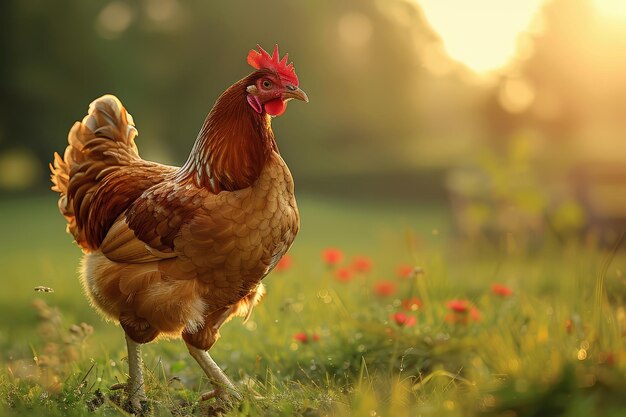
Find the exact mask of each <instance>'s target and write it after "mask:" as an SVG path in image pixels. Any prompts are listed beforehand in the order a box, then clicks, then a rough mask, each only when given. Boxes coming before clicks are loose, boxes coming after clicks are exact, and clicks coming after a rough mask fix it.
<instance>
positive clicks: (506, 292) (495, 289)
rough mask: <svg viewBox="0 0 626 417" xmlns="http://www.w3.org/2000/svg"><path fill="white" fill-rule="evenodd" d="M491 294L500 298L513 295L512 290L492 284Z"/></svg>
mask: <svg viewBox="0 0 626 417" xmlns="http://www.w3.org/2000/svg"><path fill="white" fill-rule="evenodd" d="M491 292H492V293H494V294H495V295H499V296H501V297H509V296H511V295H512V294H513V290H512V289H510V288H509V287H507V286H506V285H502V284H493V285H492V286H491Z"/></svg>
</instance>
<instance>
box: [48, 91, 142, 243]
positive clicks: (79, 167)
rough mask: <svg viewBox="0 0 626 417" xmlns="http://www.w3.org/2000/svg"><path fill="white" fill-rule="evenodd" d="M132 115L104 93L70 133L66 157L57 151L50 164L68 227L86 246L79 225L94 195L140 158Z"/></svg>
mask: <svg viewBox="0 0 626 417" xmlns="http://www.w3.org/2000/svg"><path fill="white" fill-rule="evenodd" d="M136 136H137V129H136V128H135V124H134V122H133V118H132V116H131V115H130V114H129V113H128V112H127V111H126V109H125V108H124V106H123V105H122V103H121V102H120V100H119V99H118V98H117V97H115V96H113V95H104V96H102V97H100V98H98V99H96V100H94V101H93V102H92V103H91V104H90V105H89V111H88V113H87V115H86V116H85V117H84V118H83V120H82V121H81V122H76V123H74V126H72V128H71V129H70V132H69V134H68V138H67V141H68V146H67V148H66V149H65V152H64V154H63V157H61V155H59V154H58V153H56V152H55V154H54V161H53V162H52V163H51V164H50V171H51V180H52V184H53V185H52V190H53V191H56V192H58V193H59V194H60V197H59V203H58V204H59V211H60V212H61V214H63V216H65V219H66V220H67V230H68V232H69V233H71V234H72V235H73V236H74V238H75V239H76V242H77V243H78V244H79V245H80V246H81V247H83V248H84V249H88V248H89V244H88V243H87V241H86V239H85V235H84V230H83V227H80V225H81V223H82V221H81V216H82V217H83V218H86V216H87V211H88V210H89V203H90V201H91V197H92V194H93V193H94V192H95V191H96V189H97V186H98V184H99V182H100V181H101V180H102V179H103V178H104V177H105V176H106V175H107V174H108V173H110V172H112V171H113V170H116V169H117V168H119V167H120V166H124V165H128V164H129V163H130V162H132V161H133V160H136V159H137V158H139V154H138V152H137V146H136V145H135V137H136Z"/></svg>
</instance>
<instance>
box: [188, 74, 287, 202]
mask: <svg viewBox="0 0 626 417" xmlns="http://www.w3.org/2000/svg"><path fill="white" fill-rule="evenodd" d="M248 78H249V77H246V78H244V79H242V80H240V81H238V82H237V83H235V84H233V85H232V86H231V87H230V88H229V89H228V90H226V91H225V92H224V93H223V94H222V95H221V96H220V97H219V98H218V99H217V101H216V102H215V105H214V106H213V108H212V109H211V111H210V112H209V115H208V116H207V118H206V120H205V121H204V124H203V125H202V128H201V129H200V133H199V134H198V138H197V139H196V142H195V144H194V146H193V149H192V150H191V154H190V155H189V158H188V159H187V162H186V163H185V165H183V167H182V168H181V169H180V171H179V172H178V175H177V178H178V179H179V180H180V181H181V182H188V181H193V182H194V183H195V185H196V186H197V187H202V188H208V189H210V190H211V191H213V192H214V193H218V192H220V191H223V190H225V191H234V190H239V189H242V188H247V187H249V186H251V185H252V184H253V183H254V182H255V181H256V179H257V178H258V177H259V175H260V173H261V170H262V169H263V166H264V165H265V163H266V162H267V160H268V158H269V156H270V155H271V153H272V151H275V152H278V148H277V145H276V141H275V140H274V133H273V131H272V126H271V117H270V116H269V115H268V114H267V113H265V112H264V113H262V114H258V113H257V112H255V111H254V110H253V109H252V108H251V107H250V105H249V104H248V103H247V100H246V86H247V85H249V84H250V83H251V82H252V81H250V80H249V79H248Z"/></svg>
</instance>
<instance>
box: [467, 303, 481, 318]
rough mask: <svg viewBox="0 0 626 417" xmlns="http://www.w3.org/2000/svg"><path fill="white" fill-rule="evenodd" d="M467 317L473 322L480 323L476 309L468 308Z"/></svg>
mask: <svg viewBox="0 0 626 417" xmlns="http://www.w3.org/2000/svg"><path fill="white" fill-rule="evenodd" d="M469 316H470V319H472V320H474V321H480V311H478V309H477V308H476V307H474V306H472V307H471V308H470V311H469Z"/></svg>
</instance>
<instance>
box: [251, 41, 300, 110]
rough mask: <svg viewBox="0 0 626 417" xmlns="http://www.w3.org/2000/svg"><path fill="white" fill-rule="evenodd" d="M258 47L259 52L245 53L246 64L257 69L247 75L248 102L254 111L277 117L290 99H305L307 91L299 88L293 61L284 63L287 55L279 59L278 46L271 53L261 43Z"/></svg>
mask: <svg viewBox="0 0 626 417" xmlns="http://www.w3.org/2000/svg"><path fill="white" fill-rule="evenodd" d="M257 47H258V48H259V50H258V51H255V50H251V51H250V52H249V53H248V63H249V64H250V65H252V66H253V67H254V68H256V69H257V71H256V72H255V73H253V74H252V75H251V77H249V79H250V80H251V81H252V83H251V84H250V85H248V86H247V87H246V91H247V92H248V94H247V96H246V98H247V100H248V104H250V106H251V107H252V108H253V109H254V110H255V111H256V112H257V113H263V112H264V111H265V112H266V113H267V114H269V115H270V116H280V115H281V114H283V113H284V112H285V110H286V109H287V102H288V101H289V100H291V99H292V98H295V99H297V100H302V101H304V102H308V101H309V98H308V97H307V95H306V93H305V92H304V91H302V90H301V89H300V88H299V87H298V77H297V76H296V71H295V70H294V68H293V63H290V64H289V65H287V56H288V54H285V56H284V57H283V58H282V59H279V55H278V45H275V46H274V53H273V54H272V55H271V56H270V54H268V53H267V52H266V51H265V50H264V49H263V48H261V46H260V45H257Z"/></svg>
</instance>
